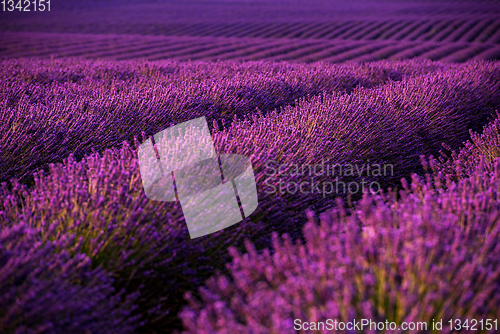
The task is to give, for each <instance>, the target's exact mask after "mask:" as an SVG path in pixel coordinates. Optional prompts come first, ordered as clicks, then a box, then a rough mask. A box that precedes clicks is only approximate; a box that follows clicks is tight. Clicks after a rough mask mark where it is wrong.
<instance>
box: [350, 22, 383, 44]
mask: <svg viewBox="0 0 500 334" xmlns="http://www.w3.org/2000/svg"><path fill="white" fill-rule="evenodd" d="M383 25H385V23H382V26H383ZM382 26H381V22H372V24H370V25H368V26H366V27H364V28H363V29H362V30H360V31H358V32H356V33H354V34H352V36H351V37H350V38H349V39H352V40H361V39H370V38H368V37H367V36H368V35H369V34H371V33H373V32H374V31H378V30H379V29H381V28H382Z"/></svg>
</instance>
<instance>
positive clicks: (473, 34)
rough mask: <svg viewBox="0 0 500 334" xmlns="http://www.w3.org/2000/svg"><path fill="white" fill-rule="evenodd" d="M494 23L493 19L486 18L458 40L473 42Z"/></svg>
mask: <svg viewBox="0 0 500 334" xmlns="http://www.w3.org/2000/svg"><path fill="white" fill-rule="evenodd" d="M492 24H493V20H484V21H483V22H480V23H479V24H478V25H476V26H475V27H474V28H473V29H471V30H469V31H468V32H467V33H465V34H464V35H463V36H462V37H461V38H460V39H459V40H458V41H459V42H473V41H474V40H475V39H476V38H477V37H478V36H479V35H480V34H481V33H482V32H483V31H484V30H485V29H487V27H489V26H491V25H492Z"/></svg>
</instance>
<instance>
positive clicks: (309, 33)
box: [298, 22, 325, 39]
mask: <svg viewBox="0 0 500 334" xmlns="http://www.w3.org/2000/svg"><path fill="white" fill-rule="evenodd" d="M324 28H325V24H324V23H322V22H320V23H316V24H312V25H311V26H309V27H308V28H307V29H303V31H302V33H301V34H300V35H299V36H298V38H303V39H306V38H311V36H313V35H314V34H315V33H316V32H317V31H320V30H323V29H324Z"/></svg>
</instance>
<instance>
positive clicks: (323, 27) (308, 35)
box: [303, 23, 332, 38]
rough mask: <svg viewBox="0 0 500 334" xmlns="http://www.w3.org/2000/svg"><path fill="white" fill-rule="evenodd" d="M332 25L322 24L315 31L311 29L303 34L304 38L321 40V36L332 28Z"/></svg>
mask: <svg viewBox="0 0 500 334" xmlns="http://www.w3.org/2000/svg"><path fill="white" fill-rule="evenodd" d="M331 26H332V25H331V24H330V23H321V24H319V25H318V26H317V27H316V28H315V29H311V30H309V31H307V32H305V33H304V34H303V37H304V38H320V37H319V35H321V34H322V33H323V32H324V31H325V30H326V29H329V28H331Z"/></svg>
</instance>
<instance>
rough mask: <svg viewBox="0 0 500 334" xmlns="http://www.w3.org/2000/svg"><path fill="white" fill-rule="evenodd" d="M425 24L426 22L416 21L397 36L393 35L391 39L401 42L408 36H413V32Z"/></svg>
mask: <svg viewBox="0 0 500 334" xmlns="http://www.w3.org/2000/svg"><path fill="white" fill-rule="evenodd" d="M423 24H425V21H424V22H422V21H415V22H413V23H412V24H410V25H409V26H406V27H405V28H404V29H403V30H401V31H399V32H398V33H396V34H395V35H393V36H392V37H391V39H393V40H397V41H401V40H403V39H405V38H406V36H408V35H409V34H411V33H412V32H413V31H415V30H416V29H418V27H420V26H422V25H423Z"/></svg>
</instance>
